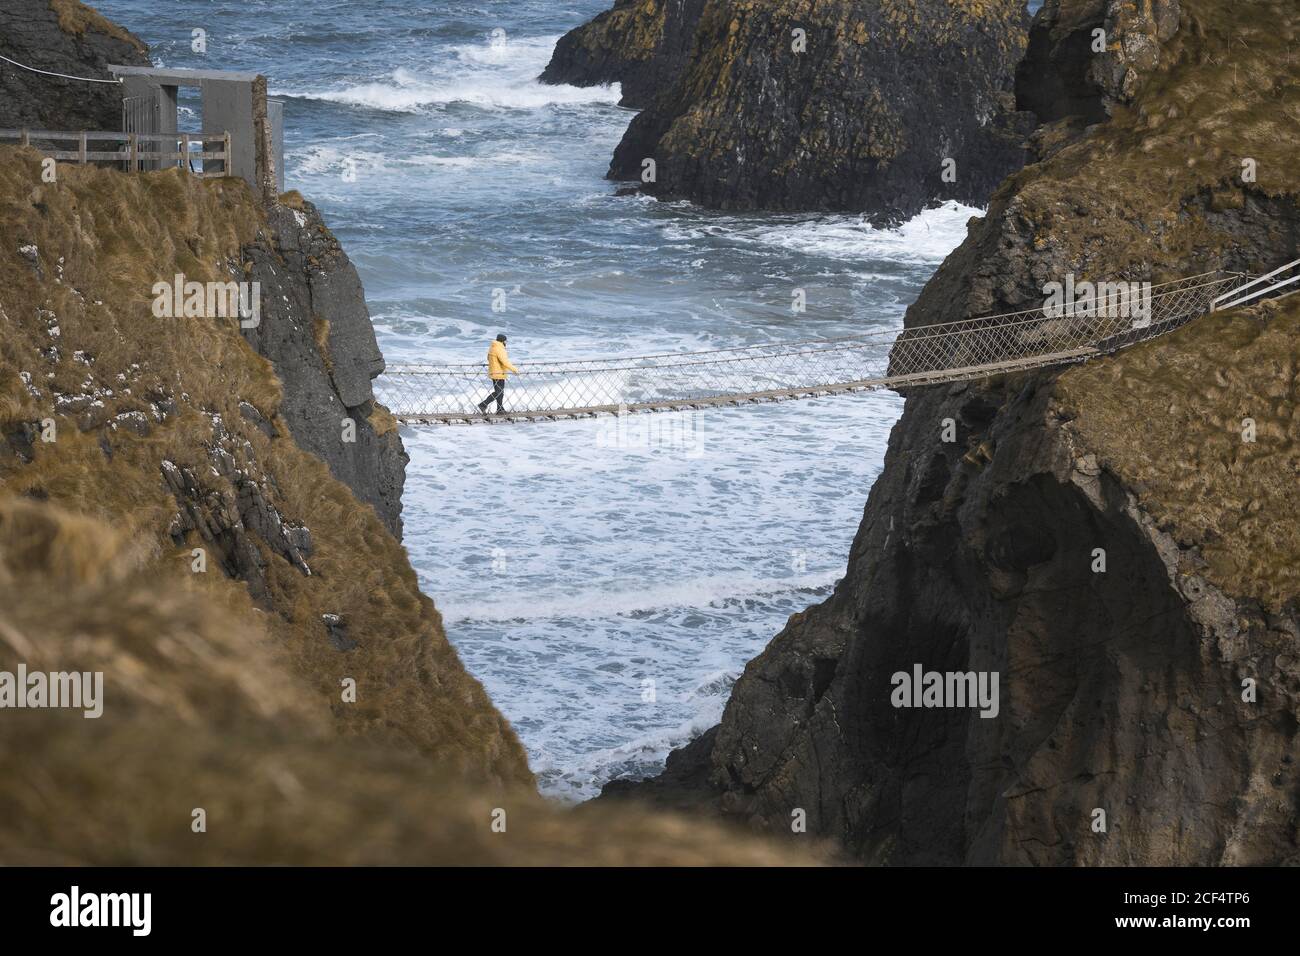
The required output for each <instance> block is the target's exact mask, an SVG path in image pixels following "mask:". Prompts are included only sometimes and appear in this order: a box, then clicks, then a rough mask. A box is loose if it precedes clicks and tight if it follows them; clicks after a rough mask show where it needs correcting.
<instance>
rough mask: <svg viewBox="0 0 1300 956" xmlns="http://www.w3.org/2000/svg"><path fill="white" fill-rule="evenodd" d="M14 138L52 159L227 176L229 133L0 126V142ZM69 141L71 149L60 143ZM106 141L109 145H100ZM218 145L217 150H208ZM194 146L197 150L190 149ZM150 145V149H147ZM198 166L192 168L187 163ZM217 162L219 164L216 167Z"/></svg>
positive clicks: (67, 143) (134, 168)
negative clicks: (59, 129) (176, 168)
mask: <svg viewBox="0 0 1300 956" xmlns="http://www.w3.org/2000/svg"><path fill="white" fill-rule="evenodd" d="M15 140H16V141H17V142H18V143H19V145H21V146H33V147H35V148H36V149H38V150H40V151H41V152H42V153H43V154H44V155H46V156H47V157H50V158H52V159H56V160H62V161H64V162H75V163H82V164H85V163H92V162H96V163H100V162H108V163H122V164H124V167H125V169H127V170H128V171H132V172H134V171H137V170H142V169H164V168H169V167H172V166H181V167H183V168H185V169H187V170H190V171H191V172H194V173H195V175H197V176H200V177H217V176H226V175H229V174H228V173H227V170H228V169H229V168H230V155H231V153H230V133H228V132H226V133H100V132H87V131H85V130H81V131H77V132H66V131H55V130H41V129H31V130H29V129H0V143H5V142H12V141H15ZM69 144H71V146H72V148H71V149H64V148H62V147H63V146H66V145H69ZM104 144H109V145H110V146H111V147H112V148H111V149H105V148H103V146H104ZM211 144H219V146H220V148H219V149H215V150H212V149H209V148H208V146H209V145H211ZM193 146H197V147H198V149H192V147H193ZM148 147H152V148H148ZM194 160H199V161H200V162H201V163H202V166H201V167H200V168H199V169H198V170H194V169H193V167H192V166H191V163H192V162H193V161H194ZM216 163H220V164H221V165H220V167H216Z"/></svg>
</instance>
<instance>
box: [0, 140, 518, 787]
mask: <svg viewBox="0 0 1300 956" xmlns="http://www.w3.org/2000/svg"><path fill="white" fill-rule="evenodd" d="M294 212H295V210H292V209H286V210H280V211H275V210H272V211H271V212H269V213H268V212H267V211H266V210H264V209H263V208H262V206H261V204H260V202H259V201H257V200H256V199H255V197H254V196H253V195H252V192H251V190H250V189H249V188H248V186H247V184H246V183H244V182H243V181H242V180H233V179H232V180H208V181H203V180H199V179H197V178H195V177H192V176H189V175H188V174H186V173H184V172H182V171H181V170H168V171H165V172H159V173H151V174H146V175H127V174H124V173H122V172H119V171H117V170H111V169H103V168H98V167H93V166H89V167H81V166H73V165H66V166H60V167H59V170H58V180H57V182H54V183H45V182H43V181H42V177H41V164H40V157H39V154H37V153H36V152H35V151H34V150H19V149H17V148H16V147H5V148H3V161H2V162H0V224H2V228H0V235H3V236H4V245H3V247H0V276H2V277H3V283H2V285H0V328H3V330H4V332H3V336H0V343H2V344H0V390H2V391H0V395H3V398H2V399H0V408H2V409H3V411H2V412H0V482H2V483H3V490H4V493H5V494H6V495H8V496H18V497H22V498H27V499H33V500H38V501H45V502H50V503H51V504H59V505H62V506H63V507H65V508H68V509H71V510H74V511H77V512H81V513H86V514H90V515H94V516H95V517H97V518H99V519H101V520H104V521H107V522H109V523H111V524H113V525H114V526H115V527H116V528H118V529H119V530H120V531H121V532H123V533H124V534H126V535H127V536H128V538H130V539H131V541H132V548H133V550H132V551H131V554H132V560H131V562H130V563H131V564H132V566H133V567H136V568H138V569H140V570H142V571H144V570H146V569H147V570H148V572H149V573H152V574H154V575H156V576H157V578H158V581H159V584H158V586H159V588H160V590H162V591H164V592H165V591H167V590H168V589H169V588H170V585H169V584H168V583H167V582H169V581H174V580H175V579H176V578H178V577H179V578H188V577H193V578H195V579H198V580H201V581H209V582H212V583H211V584H210V585H209V586H210V587H212V588H213V589H215V590H216V591H218V592H219V593H223V594H225V593H229V592H231V591H232V589H233V591H234V592H236V593H240V594H246V596H247V600H249V601H251V602H252V607H256V608H260V609H261V613H260V614H257V615H256V616H258V617H259V619H260V620H262V621H263V622H264V624H263V625H262V626H263V627H264V628H265V630H266V631H267V632H268V633H269V634H270V635H271V637H272V638H273V639H274V641H275V642H276V643H277V645H279V646H280V647H282V648H283V649H284V650H285V653H287V654H288V655H289V657H290V659H291V660H292V661H293V663H294V665H295V666H296V668H297V671H298V673H299V675H300V676H301V677H302V678H303V679H305V680H306V681H308V682H309V684H310V685H311V686H313V687H315V688H316V690H317V692H318V693H319V694H320V699H322V700H326V701H334V702H335V703H334V708H335V711H336V713H337V715H338V718H339V722H340V724H341V726H342V727H343V729H345V730H348V731H351V732H356V733H367V734H370V733H381V734H388V735H394V736H396V737H397V738H400V739H401V740H403V741H404V742H406V743H407V744H409V745H413V746H414V747H416V748H417V749H419V750H421V751H424V752H426V753H428V754H430V755H431V756H434V757H436V758H437V759H438V760H440V761H442V762H446V763H449V764H458V765H463V766H464V767H465V768H467V769H473V770H476V771H478V772H480V773H482V774H483V775H484V776H486V777H489V778H493V779H501V780H515V781H527V780H529V779H530V775H529V772H528V768H527V764H526V761H525V759H524V754H523V750H522V748H521V747H520V746H519V743H518V741H517V740H516V739H515V736H514V734H513V732H512V731H511V730H510V728H509V727H508V726H507V724H506V722H505V721H504V720H503V719H502V718H501V716H500V715H499V714H498V713H497V712H496V710H495V709H494V708H493V707H492V705H491V703H490V702H489V701H488V699H487V696H486V695H485V694H484V692H483V690H482V688H481V687H480V686H479V684H478V682H477V681H475V680H474V679H473V678H471V677H470V676H469V675H468V674H466V673H465V671H464V669H463V668H462V667H461V665H460V662H459V660H458V659H457V657H456V654H455V651H454V650H452V648H451V646H450V645H449V644H448V642H447V640H446V637H445V635H444V634H443V633H442V629H441V625H440V622H439V619H438V614H437V611H436V610H434V608H433V605H432V603H431V602H430V601H429V599H428V598H426V597H424V596H423V595H422V594H421V593H420V591H419V588H418V586H417V583H416V579H415V574H414V572H413V571H412V570H411V568H410V565H409V564H408V563H407V561H406V556H405V553H404V552H403V551H402V548H401V546H400V545H399V544H398V542H397V540H396V539H395V538H394V537H393V535H392V534H391V533H390V532H389V530H388V529H387V528H386V527H385V526H384V524H383V522H382V520H381V518H380V516H379V515H378V514H377V513H376V511H375V510H374V509H373V508H372V507H370V506H369V505H368V504H366V503H365V502H364V501H362V500H359V498H358V496H357V495H356V494H355V493H354V492H353V491H352V490H351V489H349V488H348V487H347V486H346V485H344V484H342V483H341V482H339V481H337V480H335V479H334V478H333V477H332V476H331V474H330V471H329V469H328V468H327V467H326V465H325V464H324V463H323V462H322V461H321V460H320V459H319V458H318V457H316V456H315V455H312V454H311V453H310V452H309V451H307V450H306V449H305V448H304V445H303V444H301V443H300V441H299V440H298V439H296V438H295V435H294V428H293V425H294V423H293V422H291V421H289V420H287V414H303V409H304V408H306V407H307V405H306V404H305V399H304V397H303V396H302V395H292V394H291V392H290V389H291V387H292V386H293V385H299V384H301V383H304V382H305V383H307V385H308V386H311V385H312V383H313V382H315V383H316V385H315V386H313V387H317V388H318V389H319V382H320V381H321V380H326V379H328V380H329V381H333V380H334V379H332V378H328V376H330V375H331V374H337V375H339V376H340V378H341V376H342V375H343V374H344V372H342V371H340V370H341V369H346V368H348V365H349V364H354V365H355V366H356V367H355V368H351V369H350V370H348V371H347V372H346V374H348V375H351V376H353V378H356V379H364V380H365V381H366V385H367V386H368V379H365V376H366V375H367V374H368V372H367V369H368V368H369V367H371V366H372V364H373V362H374V361H376V358H375V356H374V355H372V354H371V353H370V352H369V351H367V350H365V349H360V350H358V352H357V353H356V354H354V355H347V354H344V353H342V352H341V351H340V350H338V349H333V350H331V349H330V347H329V346H330V344H331V343H334V342H339V341H346V339H336V338H335V337H334V335H333V330H328V332H327V330H324V329H323V327H322V326H320V325H319V324H316V325H315V327H314V323H313V316H314V315H317V314H319V313H320V312H321V311H322V306H321V305H320V304H319V302H317V303H316V304H315V305H314V307H309V306H312V300H311V299H310V298H308V299H306V300H305V301H304V300H303V298H302V297H303V296H306V295H308V294H309V292H310V291H311V290H312V289H318V288H319V286H317V285H316V283H317V282H318V281H320V282H324V281H327V280H325V279H323V278H321V277H320V275H318V274H317V271H318V270H321V269H325V268H326V267H327V265H328V263H327V262H325V261H318V262H317V263H316V264H314V265H312V266H311V267H310V269H308V268H307V267H306V266H305V265H304V263H299V262H295V261H293V258H292V256H293V254H294V253H295V252H296V251H297V250H298V249H299V248H310V247H309V246H307V245H306V244H307V243H308V242H324V241H325V240H324V238H323V236H322V234H321V233H319V232H316V230H310V233H311V234H310V235H308V230H307V225H308V223H307V222H304V223H303V224H302V227H301V228H299V224H298V223H297V222H296V220H294V217H293V213H294ZM299 215H300V216H303V217H304V219H305V215H306V214H305V213H299ZM285 217H288V220H289V221H290V222H292V223H293V225H292V227H291V226H290V225H288V224H286V222H285ZM290 239H292V240H293V241H294V242H295V243H300V244H301V245H295V246H294V247H292V248H291V249H286V248H285V243H286V242H287V241H288V240H290ZM250 253H251V254H250ZM246 266H247V268H246ZM176 275H183V276H184V277H185V278H186V280H187V281H191V282H197V283H202V284H203V287H204V288H205V289H206V288H207V283H214V284H218V283H219V284H224V283H227V282H239V281H250V279H251V280H256V278H257V276H259V275H261V276H264V277H266V278H268V280H269V281H270V283H271V284H270V285H269V287H267V288H264V289H263V290H262V301H263V304H264V305H265V306H266V308H265V310H264V311H263V312H262V314H261V316H260V324H258V325H257V326H256V328H251V329H247V330H244V331H246V332H260V333H261V340H260V344H262V345H263V346H267V352H268V353H269V354H272V355H274V356H276V357H277V358H278V359H279V361H278V363H277V362H272V361H268V360H267V359H266V358H264V357H263V356H261V355H259V354H258V353H257V352H255V351H254V350H253V349H252V348H251V347H250V346H249V344H248V342H247V341H246V340H245V338H244V337H243V336H241V334H240V333H241V329H240V319H239V317H238V316H237V315H235V314H233V313H232V314H228V315H224V316H223V315H220V314H217V313H209V312H208V311H207V308H206V303H203V304H204V305H205V308H203V309H200V310H199V314H197V315H190V316H188V317H187V316H186V315H184V314H183V313H178V312H177V311H176V310H175V309H174V308H173V309H171V310H170V311H164V314H162V315H160V314H159V309H158V298H157V291H156V287H157V284H158V283H164V284H166V285H171V284H172V282H173V281H174V276H176ZM276 300H279V301H276ZM362 314H364V313H362ZM353 315H356V313H353ZM250 321H251V320H250ZM317 322H319V320H317ZM345 334H346V333H345ZM313 336H316V338H314V337H313ZM317 341H319V342H320V343H321V345H320V347H319V349H318V347H317V345H316V342H317ZM370 341H371V345H373V339H371V340H370ZM307 360H310V361H309V362H308V361H307ZM299 364H302V365H306V366H307V367H305V368H300V367H299ZM331 366H332V367H333V372H332V373H331V368H330V367H331ZM279 369H286V370H287V371H286V374H285V375H284V377H281V375H280V374H277V373H278V371H279ZM358 369H359V371H358ZM344 381H346V380H345V379H344ZM354 384H355V383H354ZM331 394H332V393H331ZM326 404H327V405H328V403H326ZM345 404H347V405H348V406H349V407H351V406H353V405H356V404H358V403H357V402H356V401H355V399H353V400H349V399H347V398H344V399H339V400H336V401H335V403H334V407H333V410H332V411H331V410H330V409H329V408H326V409H325V410H324V411H323V412H322V413H321V414H320V415H319V417H318V418H317V419H316V420H315V421H316V424H317V427H319V429H320V433H321V435H322V436H325V435H326V433H328V435H329V439H330V440H331V441H332V445H331V448H332V454H335V455H337V456H339V457H341V458H342V459H343V460H345V461H347V460H356V461H358V462H359V463H360V461H361V459H362V458H363V457H364V456H365V455H366V454H367V446H365V445H363V444H362V439H361V436H363V435H365V434H366V433H365V431H364V429H363V428H357V429H356V430H355V434H356V437H357V441H356V442H351V441H349V438H350V437H352V436H351V435H350V434H349V433H348V431H347V425H346V423H345V422H344V421H343V418H344V416H345V414H346V411H345V410H344V409H343V408H342V406H343V405H345ZM359 404H360V406H361V407H365V403H364V402H362V403H359ZM307 424H308V425H310V424H311V422H310V421H308V422H307ZM359 424H361V425H364V424H365V423H364V421H363V422H361V423H359ZM322 440H325V438H324V437H322ZM369 449H370V453H375V452H377V451H378V450H379V445H378V443H377V442H372V444H371V445H370V446H369ZM363 467H365V468H367V469H370V470H374V469H375V468H376V467H377V466H376V464H375V463H374V462H369V463H366V464H364V465H363ZM250 612H251V609H250ZM345 679H353V680H355V681H357V683H358V685H359V686H360V687H361V688H366V689H365V690H364V691H359V692H358V700H357V703H356V704H355V705H349V706H344V705H342V704H340V703H339V700H340V696H339V695H340V690H339V687H340V681H343V680H345Z"/></svg>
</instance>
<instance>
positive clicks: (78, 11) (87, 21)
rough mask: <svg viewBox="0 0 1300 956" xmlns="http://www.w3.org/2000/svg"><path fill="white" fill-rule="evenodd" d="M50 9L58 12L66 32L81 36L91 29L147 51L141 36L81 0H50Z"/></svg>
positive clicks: (62, 28)
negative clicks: (125, 28)
mask: <svg viewBox="0 0 1300 956" xmlns="http://www.w3.org/2000/svg"><path fill="white" fill-rule="evenodd" d="M50 9H51V10H53V11H54V12H55V13H57V14H58V16H59V29H60V30H62V31H63V32H64V33H71V34H73V35H74V36H81V35H82V34H84V33H85V32H86V31H87V30H91V31H93V32H95V33H103V34H105V35H107V36H111V37H113V38H114V39H116V40H121V41H122V42H124V43H129V44H131V45H132V46H133V47H135V48H136V49H138V50H139V51H140V52H141V53H143V52H145V45H144V44H143V43H142V42H141V41H140V38H139V37H137V36H136V35H135V34H133V33H131V32H129V31H127V30H124V29H123V28H122V27H120V26H118V25H117V24H116V23H114V22H113V21H111V20H109V19H107V18H105V17H103V16H101V15H100V13H99V12H98V11H97V10H93V9H91V8H90V7H88V6H86V5H85V4H84V3H81V2H80V0H50Z"/></svg>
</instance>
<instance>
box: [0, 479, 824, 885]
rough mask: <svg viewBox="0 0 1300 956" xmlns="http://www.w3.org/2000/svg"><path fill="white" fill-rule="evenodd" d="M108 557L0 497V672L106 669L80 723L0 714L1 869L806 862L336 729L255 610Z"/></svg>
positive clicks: (40, 510) (706, 828) (70, 524)
mask: <svg viewBox="0 0 1300 956" xmlns="http://www.w3.org/2000/svg"><path fill="white" fill-rule="evenodd" d="M0 495H2V493H0ZM127 551H129V545H128V544H127V543H125V541H124V539H123V537H122V535H120V534H118V533H117V532H115V531H113V530H112V529H110V528H109V527H107V526H106V525H103V524H101V523H99V522H95V521H91V520H88V519H86V518H84V517H82V516H80V515H77V514H74V513H70V512H67V511H65V510H63V509H60V508H58V507H56V506H54V505H51V504H48V503H38V502H32V501H23V500H20V499H15V498H12V497H3V496H0V590H3V591H4V593H5V594H6V600H5V601H4V603H3V604H2V605H0V670H8V671H11V672H12V671H13V670H14V669H15V668H16V665H17V663H18V662H20V661H25V662H26V663H27V665H28V667H29V668H30V669H33V670H60V671H64V670H76V671H91V672H94V671H102V672H103V673H104V675H105V676H104V712H103V716H102V717H100V718H98V719H93V720H87V719H85V718H84V717H83V716H82V715H81V713H80V712H79V711H54V710H22V711H6V712H5V714H4V719H3V720H0V754H3V758H4V767H5V773H4V774H3V776H0V864H6V865H15V864H16V865H28V864H83V863H89V864H161V865H185V864H203V865H212V864H406V865H416V864H444V865H485V864H511V865H543V864H545V865H616V864H639V865H653V864H674V865H694V864H714V865H719V864H721V865H771V864H792V863H795V864H798V863H811V862H814V861H815V857H814V855H813V854H812V852H811V851H810V850H808V849H800V848H796V847H791V846H784V847H778V846H775V845H773V844H769V843H766V842H761V841H758V840H755V839H753V838H749V837H745V836H742V835H739V834H735V833H732V832H730V831H726V830H723V829H720V828H718V827H717V826H714V825H712V824H700V823H696V822H689V821H685V820H681V819H677V818H673V817H667V816H662V815H652V814H648V813H644V812H641V811H638V810H635V809H631V808H625V807H620V808H616V809H586V810H582V811H577V812H575V811H564V810H558V809H556V808H555V807H553V806H550V805H548V804H547V803H546V802H545V801H543V800H541V799H540V798H539V797H538V796H537V795H536V793H535V792H534V791H532V789H531V788H529V787H524V786H515V787H509V788H504V789H494V790H491V791H489V790H487V789H484V788H482V787H475V786H472V785H469V784H467V783H465V782H464V781H463V780H462V779H461V778H460V777H459V775H458V774H456V773H454V772H448V770H447V768H443V767H439V766H438V765H436V764H431V763H430V762H429V761H428V760H427V759H424V758H422V757H420V756H419V755H417V754H415V753H413V752H412V751H410V750H409V749H406V748H394V747H392V746H389V745H386V744H384V743H382V742H376V741H373V740H371V741H366V742H361V741H352V740H347V739H340V738H339V737H338V736H337V735H336V734H335V733H334V732H333V723H334V721H333V720H332V719H331V717H330V715H329V711H328V708H327V707H326V705H325V704H324V702H323V701H322V700H321V699H320V698H319V696H318V695H316V694H313V693H310V692H309V691H307V690H306V689H305V688H304V686H303V684H302V681H301V680H300V679H299V677H298V675H296V674H293V673H291V672H290V670H288V669H286V667H285V666H284V654H283V653H282V652H283V648H282V646H281V645H280V642H279V641H278V640H277V639H276V637H275V636H274V635H273V633H272V632H273V631H274V625H273V620H272V619H271V618H269V617H266V616H259V615H258V614H257V613H256V612H254V611H253V610H252V608H251V606H250V605H249V603H248V600H247V598H246V596H244V595H242V594H241V593H240V592H239V591H238V590H237V589H232V588H224V587H212V586H209V585H210V582H209V581H204V580H201V579H200V577H201V576H194V577H193V578H192V579H181V580H176V581H169V582H167V584H166V585H165V586H160V582H159V580H158V575H157V573H156V572H155V571H154V570H152V569H149V568H147V567H143V568H141V567H134V566H133V565H134V560H133V559H132V558H131V557H130V556H129V555H128V554H126V552H127ZM263 624H265V625H267V626H266V627H263V626H262V625H263ZM196 808H202V809H203V810H204V811H205V812H206V817H207V830H206V832H204V833H195V832H193V831H192V829H191V823H192V819H193V818H192V812H193V810H194V809H196ZM498 809H501V810H504V811H505V813H506V817H505V820H506V830H505V832H504V833H499V832H494V831H493V829H492V826H491V825H492V822H493V818H494V817H493V814H494V811H496V810H498Z"/></svg>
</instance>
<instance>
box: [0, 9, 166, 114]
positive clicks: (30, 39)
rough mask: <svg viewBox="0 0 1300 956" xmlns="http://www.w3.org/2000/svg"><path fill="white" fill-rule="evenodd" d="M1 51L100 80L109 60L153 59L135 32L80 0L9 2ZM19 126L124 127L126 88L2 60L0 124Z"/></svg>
mask: <svg viewBox="0 0 1300 956" xmlns="http://www.w3.org/2000/svg"><path fill="white" fill-rule="evenodd" d="M0 56H3V57H7V58H8V59H10V60H17V61H18V62H19V63H22V64H24V65H26V66H30V67H35V68H36V69H38V70H45V71H47V72H48V73H63V74H65V75H66V76H76V77H91V78H96V79H109V78H110V77H109V74H108V69H107V67H108V64H110V63H120V64H129V65H136V66H148V64H149V56H148V50H147V49H146V48H145V45H144V44H143V43H142V42H140V40H139V39H138V38H137V37H136V36H134V35H133V34H131V33H129V32H128V31H127V30H124V29H123V28H122V27H120V26H118V25H117V24H116V23H111V22H110V21H108V20H106V19H104V18H103V17H102V16H100V15H99V14H98V13H96V12H95V11H94V10H92V9H90V8H89V7H86V6H83V5H82V4H81V3H79V2H78V0H6V2H5V4H4V5H3V7H0ZM22 127H27V128H30V129H56V130H82V129H88V130H96V129H105V130H113V129H121V127H122V93H121V90H120V89H119V88H118V87H117V86H115V85H111V84H104V83H86V82H82V81H79V80H69V79H64V78H61V77H57V76H46V75H44V74H40V73H33V72H31V71H29V70H24V69H22V68H21V67H18V66H15V65H14V64H13V63H6V62H4V61H0V128H14V129H16V128H22Z"/></svg>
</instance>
